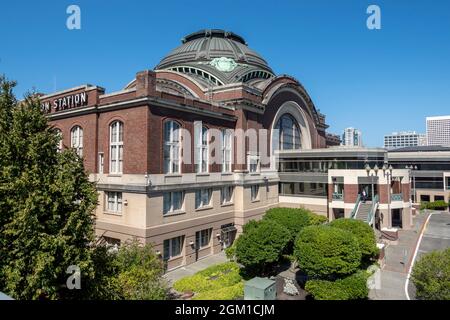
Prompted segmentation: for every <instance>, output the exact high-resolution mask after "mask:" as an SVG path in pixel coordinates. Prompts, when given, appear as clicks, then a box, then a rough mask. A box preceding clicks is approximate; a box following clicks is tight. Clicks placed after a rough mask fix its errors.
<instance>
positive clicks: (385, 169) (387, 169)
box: [383, 161, 394, 227]
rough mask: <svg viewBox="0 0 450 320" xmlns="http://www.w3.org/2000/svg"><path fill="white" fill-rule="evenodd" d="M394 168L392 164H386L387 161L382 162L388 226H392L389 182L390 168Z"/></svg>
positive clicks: (390, 178) (390, 179) (390, 177)
mask: <svg viewBox="0 0 450 320" xmlns="http://www.w3.org/2000/svg"><path fill="white" fill-rule="evenodd" d="M393 169H394V168H393V167H392V165H389V166H388V162H387V161H385V162H384V164H383V175H384V177H385V178H386V184H387V188H388V219H389V220H388V221H389V224H388V225H389V227H392V217H391V183H392V170H393Z"/></svg>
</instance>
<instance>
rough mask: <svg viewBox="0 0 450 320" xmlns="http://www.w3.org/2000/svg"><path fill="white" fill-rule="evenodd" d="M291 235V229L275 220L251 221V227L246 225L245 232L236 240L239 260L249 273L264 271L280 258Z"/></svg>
mask: <svg viewBox="0 0 450 320" xmlns="http://www.w3.org/2000/svg"><path fill="white" fill-rule="evenodd" d="M289 236H290V233H289V231H288V230H287V229H286V228H284V227H283V226H282V225H280V224H278V223H276V222H274V221H271V220H261V221H259V222H251V227H250V228H248V227H244V232H243V234H242V235H241V236H240V237H239V238H238V239H237V240H236V258H237V262H239V263H241V264H243V265H244V266H245V268H246V270H247V272H249V273H260V272H263V273H264V272H265V271H266V270H267V267H268V266H270V265H271V264H273V263H274V262H276V261H278V260H279V259H280V257H281V254H282V252H283V250H284V248H285V247H286V245H287V243H288V241H289Z"/></svg>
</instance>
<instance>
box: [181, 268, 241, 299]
mask: <svg viewBox="0 0 450 320" xmlns="http://www.w3.org/2000/svg"><path fill="white" fill-rule="evenodd" d="M239 271H240V270H239V266H238V265H237V264H236V263H234V262H226V263H222V264H218V265H214V266H211V267H209V268H206V269H205V270H202V271H200V272H197V273H196V274H194V275H193V276H190V277H185V278H183V279H180V280H178V281H176V282H175V283H174V285H173V288H174V289H175V290H177V291H179V292H189V291H191V292H195V293H204V292H208V291H215V290H221V289H223V288H226V287H230V286H234V285H236V284H238V283H239V282H241V281H242V277H241V276H240V274H239Z"/></svg>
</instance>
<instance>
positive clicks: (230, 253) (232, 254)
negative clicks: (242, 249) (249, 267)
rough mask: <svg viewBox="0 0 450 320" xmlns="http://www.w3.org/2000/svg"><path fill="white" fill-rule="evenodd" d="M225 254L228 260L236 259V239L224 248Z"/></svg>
mask: <svg viewBox="0 0 450 320" xmlns="http://www.w3.org/2000/svg"><path fill="white" fill-rule="evenodd" d="M225 255H226V257H227V259H228V260H231V261H234V260H235V259H236V241H234V242H233V244H232V245H231V246H229V247H228V248H226V249H225Z"/></svg>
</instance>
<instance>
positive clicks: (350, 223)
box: [330, 219, 379, 260]
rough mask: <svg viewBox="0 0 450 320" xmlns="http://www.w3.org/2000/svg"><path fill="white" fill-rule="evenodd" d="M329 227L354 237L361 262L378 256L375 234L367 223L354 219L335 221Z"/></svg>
mask: <svg viewBox="0 0 450 320" xmlns="http://www.w3.org/2000/svg"><path fill="white" fill-rule="evenodd" d="M330 226H331V227H334V228H339V229H342V230H346V231H349V232H351V233H352V234H353V235H354V236H355V237H356V239H357V240H358V243H359V249H360V250H361V253H362V258H363V260H371V259H372V258H375V257H376V256H377V255H378V252H379V250H378V248H377V241H376V238H375V232H374V231H373V229H372V227H371V226H370V225H368V224H367V223H365V222H363V221H360V220H356V219H337V220H334V221H332V222H331V223H330Z"/></svg>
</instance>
